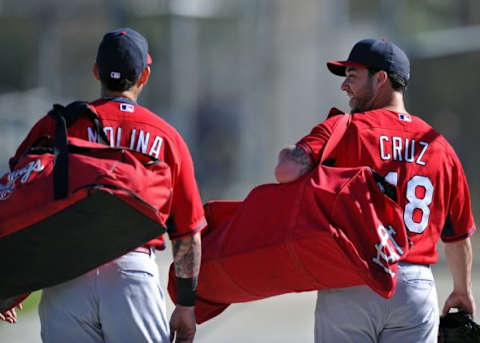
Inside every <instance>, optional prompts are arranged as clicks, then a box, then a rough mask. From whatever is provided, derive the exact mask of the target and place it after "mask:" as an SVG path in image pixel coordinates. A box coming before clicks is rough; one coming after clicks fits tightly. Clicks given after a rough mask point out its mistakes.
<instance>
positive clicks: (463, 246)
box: [445, 238, 473, 293]
mask: <svg viewBox="0 0 480 343" xmlns="http://www.w3.org/2000/svg"><path fill="white" fill-rule="evenodd" d="M445 255H446V259H447V263H448V267H449V269H450V272H451V273H452V277H453V285H454V289H455V290H456V291H457V292H461V293H467V292H471V288H472V260H473V256H472V244H471V242H470V239H469V238H467V239H465V240H463V241H460V242H456V243H449V244H446V245H445Z"/></svg>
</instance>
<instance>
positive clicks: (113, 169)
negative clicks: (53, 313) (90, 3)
mask: <svg viewBox="0 0 480 343" xmlns="http://www.w3.org/2000/svg"><path fill="white" fill-rule="evenodd" d="M76 106H80V105H78V104H77V105H76ZM67 108H68V107H67ZM70 108H71V107H70ZM74 108H76V110H77V111H78V109H80V110H81V111H80V112H79V113H80V114H78V113H76V116H78V115H83V114H87V115H88V116H91V117H92V120H93V121H94V127H96V126H98V128H97V130H101V124H99V123H100V121H99V119H98V118H97V117H96V115H95V114H94V113H91V111H89V110H88V105H87V104H86V103H84V106H83V107H74ZM64 110H65V108H63V107H59V106H56V107H55V108H54V110H53V111H52V112H51V115H53V116H54V117H55V118H56V119H57V130H56V133H55V137H54V144H52V145H47V146H45V144H43V143H42V145H41V146H36V147H32V148H31V149H30V150H29V151H27V153H26V154H25V155H24V156H22V157H21V158H20V159H19V161H18V162H17V163H16V165H15V166H14V168H13V170H12V171H11V172H10V173H7V174H5V175H4V176H3V177H2V178H1V179H0V251H2V253H3V254H4V255H5V256H8V258H6V259H5V260H4V261H3V262H2V263H1V264H0V311H4V310H6V309H8V308H11V307H12V306H14V305H15V304H16V303H17V302H18V301H19V299H21V298H22V297H25V295H27V294H28V293H29V292H32V291H35V290H38V289H41V288H45V287H49V286H53V285H55V284H58V283H61V282H64V281H67V280H70V279H72V278H74V277H77V276H79V275H81V274H83V273H85V272H87V271H89V270H91V269H93V268H95V267H98V266H100V265H102V264H104V263H106V262H108V261H111V260H113V259H115V258H117V257H119V256H121V255H123V254H125V253H126V252H128V251H130V250H133V249H134V248H136V247H138V246H140V245H142V244H144V243H146V242H148V241H150V240H152V239H154V238H157V237H158V236H160V235H161V234H163V233H164V232H165V222H166V220H167V218H168V214H169V211H170V203H171V176H170V169H169V167H168V166H167V165H166V164H165V163H163V162H161V161H158V160H155V159H153V158H151V157H149V156H147V155H144V154H141V153H137V152H134V151H129V150H127V149H122V148H112V147H110V146H107V145H103V144H98V143H92V142H88V141H86V140H83V139H79V138H74V137H67V131H66V126H68V125H71V124H72V123H74V121H75V117H76V116H72V115H69V113H68V111H67V112H64ZM70 114H71V113H70ZM74 114H75V111H74ZM95 121H97V124H95ZM102 132H103V130H101V132H100V131H99V132H98V135H99V136H100V135H101V133H102Z"/></svg>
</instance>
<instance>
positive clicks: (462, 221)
mask: <svg viewBox="0 0 480 343" xmlns="http://www.w3.org/2000/svg"><path fill="white" fill-rule="evenodd" d="M339 118H340V116H339V115H337V116H333V117H331V118H328V119H327V120H325V121H324V122H323V123H321V124H319V125H317V126H316V127H315V128H313V130H312V132H311V133H310V134H309V135H307V136H305V137H304V138H302V139H301V140H300V141H299V142H298V143H297V146H299V147H301V148H302V149H303V150H304V151H305V152H306V153H307V154H308V155H309V156H310V158H311V160H312V162H313V164H314V165H316V164H318V160H319V156H320V153H321V152H322V150H323V147H324V145H325V142H326V141H327V140H328V138H329V137H330V135H331V132H332V128H333V127H334V126H335V123H336V121H337V120H338V119H339ZM331 157H332V158H333V159H334V161H335V163H334V165H335V166H337V167H357V166H369V167H371V168H373V169H374V170H375V171H377V172H378V173H380V174H381V175H383V176H385V177H386V179H387V180H388V181H389V182H390V183H393V184H396V185H397V186H398V196H399V201H400V205H401V206H402V208H403V209H404V222H405V227H406V229H407V230H408V234H409V236H410V239H411V241H412V243H413V247H412V248H411V250H410V253H409V254H408V255H407V256H405V257H404V258H403V259H402V260H403V261H405V262H410V263H418V264H432V263H435V262H436V261H437V251H436V243H437V241H438V239H439V238H441V239H442V240H443V241H444V242H454V241H457V240H462V239H465V238H467V237H470V236H471V235H472V234H473V233H474V231H475V229H476V227H475V223H474V219H473V214H472V209H471V200H470V193H469V190H468V185H467V181H466V177H465V173H464V171H463V168H462V165H461V163H460V161H459V159H458V157H457V155H456V153H455V151H454V150H453V148H452V147H451V146H450V144H449V143H448V142H447V140H446V139H445V138H444V137H443V136H442V135H440V134H439V133H438V132H436V131H435V130H434V129H433V128H432V127H431V126H430V125H428V124H427V123H426V122H424V121H423V120H421V119H420V118H418V117H416V116H413V115H411V114H408V113H397V112H392V111H389V110H385V109H377V110H372V111H368V112H363V113H355V114H353V115H352V122H351V125H350V126H349V127H348V129H347V131H346V133H345V136H344V137H343V138H342V140H341V141H340V142H339V144H338V145H337V147H336V148H335V150H334V151H333V152H332V154H331ZM345 215H348V213H346V214H345Z"/></svg>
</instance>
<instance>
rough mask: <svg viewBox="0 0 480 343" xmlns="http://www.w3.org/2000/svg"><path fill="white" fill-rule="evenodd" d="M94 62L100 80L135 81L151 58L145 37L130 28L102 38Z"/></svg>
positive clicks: (109, 33)
mask: <svg viewBox="0 0 480 343" xmlns="http://www.w3.org/2000/svg"><path fill="white" fill-rule="evenodd" d="M96 62H97V66H98V70H99V72H100V75H101V76H102V78H111V79H128V80H130V81H135V80H136V79H137V78H138V77H139V76H140V74H141V73H142V72H143V70H144V69H145V68H146V67H147V66H148V65H149V64H151V63H152V58H151V57H150V54H149V53H148V42H147V40H146V39H145V37H143V36H142V35H141V34H140V33H138V32H137V31H135V30H132V29H130V28H121V29H117V30H114V31H111V32H108V33H106V34H105V36H103V39H102V41H101V42H100V45H99V47H98V51H97V60H96Z"/></svg>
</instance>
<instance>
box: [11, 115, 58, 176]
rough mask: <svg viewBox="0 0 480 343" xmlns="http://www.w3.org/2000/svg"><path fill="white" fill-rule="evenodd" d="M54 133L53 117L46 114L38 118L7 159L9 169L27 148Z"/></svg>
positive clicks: (50, 136)
mask: <svg viewBox="0 0 480 343" xmlns="http://www.w3.org/2000/svg"><path fill="white" fill-rule="evenodd" d="M54 134H55V122H54V119H53V118H52V117H51V116H49V115H46V116H44V117H43V118H42V119H40V120H39V121H38V122H37V123H36V124H35V125H34V126H33V127H32V129H31V130H30V132H29V133H28V135H27V137H25V139H24V140H23V142H22V143H21V144H20V146H19V147H18V148H17V151H16V152H15V155H14V156H13V157H11V158H10V159H9V161H8V164H9V167H10V170H12V169H13V168H14V167H15V165H16V164H17V162H18V161H19V160H20V159H21V158H22V156H23V155H24V154H25V153H26V152H27V151H28V149H29V148H31V147H32V146H35V145H39V144H40V139H41V138H46V139H50V138H52V137H53V136H54Z"/></svg>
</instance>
